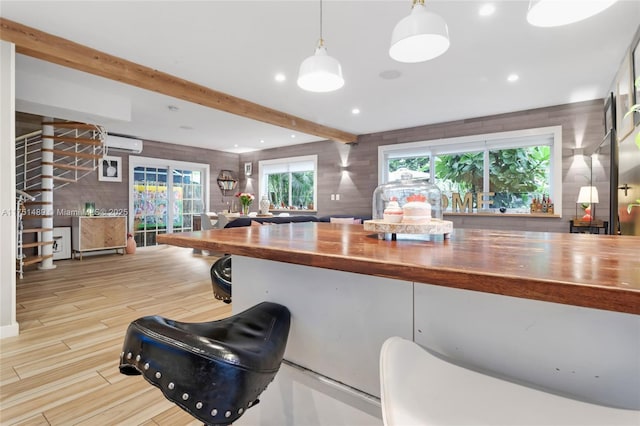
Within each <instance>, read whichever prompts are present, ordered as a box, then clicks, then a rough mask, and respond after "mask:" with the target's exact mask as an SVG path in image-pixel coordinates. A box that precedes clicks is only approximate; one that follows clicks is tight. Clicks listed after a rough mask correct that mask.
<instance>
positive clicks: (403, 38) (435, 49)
mask: <svg viewBox="0 0 640 426" xmlns="http://www.w3.org/2000/svg"><path fill="white" fill-rule="evenodd" d="M447 49H449V29H448V28H447V23H446V22H445V21H444V19H442V17H440V15H437V14H435V13H432V12H428V11H427V9H426V8H425V6H424V4H421V3H416V4H414V5H413V9H412V10H411V14H410V15H409V16H407V17H406V18H404V19H402V20H401V21H400V22H398V24H397V25H396V26H395V28H394V29H393V33H392V34H391V48H389V56H391V58H393V59H395V60H396V61H398V62H406V63H415V62H424V61H428V60H430V59H433V58H436V57H438V56H440V55H442V54H443V53H444V52H446V51H447Z"/></svg>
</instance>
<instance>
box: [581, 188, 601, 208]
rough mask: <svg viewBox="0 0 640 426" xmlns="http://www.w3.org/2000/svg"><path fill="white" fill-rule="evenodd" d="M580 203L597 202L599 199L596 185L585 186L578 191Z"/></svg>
mask: <svg viewBox="0 0 640 426" xmlns="http://www.w3.org/2000/svg"><path fill="white" fill-rule="evenodd" d="M577 202H578V203H580V204H582V203H585V204H597V203H598V202H599V200H598V188H596V187H595V186H583V187H581V188H580V192H579V193H578V201H577Z"/></svg>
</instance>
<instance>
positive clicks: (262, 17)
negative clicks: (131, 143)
mask: <svg viewBox="0 0 640 426" xmlns="http://www.w3.org/2000/svg"><path fill="white" fill-rule="evenodd" d="M585 1H588V0H585ZM484 3H486V2H484V1H465V0H458V1H452V0H448V1H439V0H433V1H427V3H426V4H427V8H428V9H430V10H432V11H434V12H436V13H438V14H440V15H441V16H442V17H443V18H444V19H445V20H446V22H447V24H448V26H449V33H450V38H451V47H450V49H449V50H448V51H447V52H446V53H445V54H444V55H442V56H441V57H439V58H436V59H434V60H431V61H428V62H424V63H420V64H401V63H398V62H395V61H393V60H392V59H391V58H389V55H388V48H389V40H390V36H391V31H392V29H393V27H394V25H395V24H396V23H397V22H398V21H399V20H400V19H401V18H403V17H404V16H406V15H408V14H409V11H410V5H411V2H410V1H409V0H393V1H332V0H325V1H324V3H323V16H324V20H323V36H324V39H325V42H326V46H327V48H328V51H329V54H330V55H332V56H334V57H335V58H336V59H338V60H339V61H340V62H341V64H342V68H343V73H344V78H345V80H346V83H345V86H344V87H343V88H342V89H341V90H339V91H336V92H332V93H324V94H317V93H308V92H304V91H303V90H301V89H299V88H298V87H297V86H296V84H295V80H296V78H297V71H298V66H299V65H300V63H301V62H302V60H303V59H304V58H305V57H307V56H310V55H311V54H313V51H314V48H315V45H316V43H317V39H318V34H319V1H317V0H314V1H306V0H297V1H265V0H262V1H238V0H236V1H138V2H134V1H110V2H102V1H82V2H80V1H40V2H35V1H25V0H21V1H5V0H1V1H0V14H1V15H2V16H3V17H4V18H7V19H11V20H13V21H17V22H19V23H22V24H24V25H27V26H31V27H34V28H37V29H40V30H42V31H45V32H48V33H51V34H55V35H57V36H60V37H64V38H67V39H70V40H72V41H75V42H77V43H80V44H83V45H86V46H89V47H92V48H95V49H98V50H101V51H104V52H106V53H109V54H112V55H115V56H119V57H122V58H125V59H127V60H130V61H133V62H136V63H139V64H142V65H146V66H149V67H152V68H155V69H157V70H160V71H163V72H166V73H169V74H173V75H175V76H178V77H181V78H184V79H187V80H190V81H192V82H195V83H198V84H201V85H204V86H207V87H209V88H211V89H214V90H218V91H221V92H224V93H228V94H230V95H234V96H237V97H240V98H244V99H247V100H249V101H252V102H256V103H258V104H261V105H264V106H268V107H271V108H274V109H276V110H280V111H283V112H286V113H289V114H293V115H297V116H299V117H302V118H306V119H308V120H311V121H315V122H317V123H321V124H324V125H328V126H331V127H335V128H337V129H340V130H344V131H348V132H351V133H355V134H367V133H374V132H380V131H387V130H393V129H400V128H407V127H413V126H419V125H425V124H432V123H439V122H446V121H451V120H458V119H464V118H472V117H480V116H485V115H490V114H496V113H503V112H509V111H517V110H524V109H530V108H537V107H544V106H549V105H558V104H564V103H569V102H576V101H583V100H588V99H594V98H603V97H604V96H605V95H606V93H607V92H608V91H609V90H610V89H611V87H612V82H613V81H614V78H615V74H616V72H617V70H618V68H619V67H620V62H621V60H622V58H623V55H624V52H625V50H626V49H628V48H629V45H630V43H631V40H632V37H633V35H634V33H635V32H636V30H637V28H638V25H639V23H640V1H638V0H620V1H618V2H617V3H616V4H615V5H613V6H612V7H610V8H609V9H607V10H605V11H604V12H602V13H601V14H600V15H597V16H595V17H592V18H590V19H587V20H585V21H582V22H578V23H574V24H571V25H568V26H565V27H558V28H537V27H533V26H530V25H529V24H528V23H527V22H526V19H525V15H526V12H527V8H528V1H527V0H510V1H493V2H492V3H494V4H495V5H496V12H495V14H494V15H493V16H490V17H481V16H479V14H478V9H479V7H480V6H481V5H482V4H484ZM278 72H281V73H284V74H285V75H286V77H287V80H286V81H285V82H283V83H278V82H276V81H275V80H274V75H275V74H276V73H278ZM389 72H397V74H400V76H399V77H398V78H395V79H385V78H382V77H381V75H384V74H385V73H389ZM511 73H517V74H518V75H519V76H520V79H519V80H518V81H517V82H515V83H509V82H507V76H508V75H509V74H511ZM16 74H17V77H16V79H17V81H18V82H20V83H21V84H19V85H18V86H17V87H18V89H17V93H16V97H17V98H18V99H19V98H20V96H21V93H20V87H25V85H27V86H28V85H29V84H30V81H29V80H28V79H32V78H38V76H46V78H49V79H57V80H64V81H70V82H71V83H73V84H74V85H78V86H87V87H90V88H92V90H95V89H98V90H100V91H102V92H103V93H105V94H106V95H105V98H106V96H119V97H122V98H126V99H130V101H131V105H132V120H131V121H130V122H126V121H122V120H113V119H99V118H96V117H95V116H92V115H90V114H85V115H84V116H83V114H77V113H76V114H71V113H69V111H60V112H59V114H65V113H66V114H67V115H75V116H73V117H71V116H69V117H65V116H62V115H59V116H58V117H57V118H67V119H84V120H85V121H94V122H95V121H96V120H99V121H100V123H99V124H103V125H105V126H106V128H107V130H108V131H109V132H112V133H118V134H126V135H131V136H135V137H139V138H143V139H149V140H156V141H162V142H171V143H177V144H184V145H191V146H200V147H206V148H210V149H217V150H222V151H228V152H238V153H240V152H247V151H251V150H256V149H266V148H272V147H277V146H284V145H291V144H296V143H304V142H310V141H315V140H318V138H317V137H315V136H309V135H304V134H297V135H296V137H295V139H294V138H291V134H292V132H291V131H289V130H286V129H282V128H278V127H275V126H270V125H266V124H262V123H258V122H255V121H251V120H247V119H244V118H240V117H236V116H232V115H230V114H227V113H223V112H220V111H216V110H212V109H209V108H204V107H200V106H197V105H194V104H189V103H187V102H184V101H179V100H176V99H172V98H168V97H166V96H163V95H159V94H155V93H152V92H149V91H145V90H141V89H136V88H133V87H130V86H126V85H123V84H121V83H116V82H113V81H108V80H105V79H102V78H99V77H95V76H91V75H88V74H85V73H81V72H78V71H73V70H70V69H66V68H63V67H60V66H57V65H53V64H49V63H45V62H42V61H40V60H35V59H32V58H27V57H24V56H22V55H18V59H17V65H16ZM21 79H22V80H21ZM169 105H174V106H177V107H178V108H179V109H178V111H174V112H172V111H170V110H169V108H168V106H169ZM356 107H357V108H359V109H360V110H361V113H360V114H359V115H353V114H352V113H351V110H352V109H353V108H356ZM25 108H27V107H25ZM34 109H36V108H35V107H34ZM24 112H32V113H42V112H40V111H36V110H34V111H24ZM78 115H80V116H79V117H78ZM184 127H188V129H185V128H184ZM261 140H264V142H262V143H261V142H260V141H261Z"/></svg>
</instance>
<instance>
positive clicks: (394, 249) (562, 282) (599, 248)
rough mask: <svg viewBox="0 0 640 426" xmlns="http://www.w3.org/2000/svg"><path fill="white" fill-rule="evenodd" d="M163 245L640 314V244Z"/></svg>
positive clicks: (342, 238) (522, 237) (244, 230)
mask: <svg viewBox="0 0 640 426" xmlns="http://www.w3.org/2000/svg"><path fill="white" fill-rule="evenodd" d="M158 242H159V243H161V244H171V245H175V246H180V247H191V248H197V249H203V250H212V251H215V252H222V253H230V254H235V255H241V256H247V257H253V258H259V259H268V260H273V261H278V262H287V263H293V264H298V265H306V266H312V267H317V268H326V269H335V270H340V271H347V272H354V273H358V274H366V275H374V276H380V277H389V278H396V279H400V280H406V281H413V282H418V283H427V284H434V285H441V286H447V287H452V288H459V289H466V290H474V291H480V292H485V293H493V294H501V295H505V296H512V297H519V298H525V299H533V300H541V301H546V302H554V303H561V304H566V305H574V306H582V307H588V308H595V309H604V310H609V311H616V312H624V313H630V314H640V237H631V236H624V237H622V236H615V235H591V234H568V233H567V234H562V233H541V232H519V231H492V230H478V229H454V230H453V233H452V234H451V238H450V239H448V240H445V241H440V242H433V241H386V240H380V239H378V238H377V236H376V235H372V233H371V232H368V231H365V230H364V229H363V226H362V225H340V224H330V223H321V222H308V223H292V224H279V225H271V226H265V225H263V226H247V227H239V228H231V229H214V230H208V231H198V232H189V233H176V234H163V235H158ZM292 285H294V283H292Z"/></svg>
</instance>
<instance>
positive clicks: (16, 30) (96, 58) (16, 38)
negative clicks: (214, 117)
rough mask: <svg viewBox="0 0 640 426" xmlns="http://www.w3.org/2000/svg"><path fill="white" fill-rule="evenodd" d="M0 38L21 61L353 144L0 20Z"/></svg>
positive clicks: (334, 132) (347, 137) (335, 133)
mask: <svg viewBox="0 0 640 426" xmlns="http://www.w3.org/2000/svg"><path fill="white" fill-rule="evenodd" d="M0 38H1V39H2V40H5V41H8V42H11V43H14V44H15V45H16V52H18V53H21V54H23V55H27V56H31V57H34V58H37V59H41V60H44V61H47V62H52V63H55V64H58V65H62V66H65V67H68V68H73V69H76V70H79V71H84V72H87V73H89V74H93V75H98V76H100V77H104V78H108V79H110V80H115V81H119V82H122V83H125V84H129V85H131V86H135V87H140V88H142V89H146V90H151V91H153V92H157V93H161V94H163V95H167V96H171V97H174V98H177V99H182V100H185V101H188V102H193V103H196V104H199V105H202V106H205V107H209V108H213V109H217V110H220V111H225V112H228V113H230V114H235V115H239V116H242V117H246V118H250V119H252V120H256V121H261V122H263V123H267V124H272V125H274V126H279V127H284V128H286V129H291V130H295V131H297V132H301V133H307V134H310V135H315V136H319V137H322V138H326V139H331V140H334V141H337V142H343V143H352V142H356V140H357V138H358V137H357V135H354V134H352V133H348V132H344V131H342V130H338V129H334V128H332V127H327V126H324V125H321V124H318V123H314V122H312V121H309V120H306V119H303V118H300V117H296V116H294V115H291V114H287V113H284V112H281V111H277V110H275V109H272V108H268V107H265V106H262V105H259V104H256V103H253V102H250V101H247V100H245V99H241V98H238V97H235V96H231V95H228V94H226V93H222V92H219V91H217V90H213V89H210V88H208V87H205V86H201V85H199V84H196V83H193V82H190V81H187V80H184V79H182V78H179V77H176V76H173V75H170V74H167V73H164V72H161V71H158V70H154V69H152V68H149V67H146V66H144V65H140V64H136V63H134V62H131V61H128V60H126V59H122V58H119V57H117V56H113V55H109V54H107V53H104V52H101V51H99V50H96V49H92V48H90V47H87V46H83V45H81V44H78V43H75V42H73V41H71V40H67V39H64V38H61V37H58V36H55V35H52V34H48V33H45V32H43V31H40V30H37V29H35V28H31V27H28V26H25V25H22V24H20V23H17V22H14V21H11V20H9V19H5V18H2V17H0Z"/></svg>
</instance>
